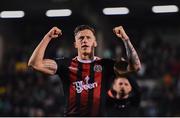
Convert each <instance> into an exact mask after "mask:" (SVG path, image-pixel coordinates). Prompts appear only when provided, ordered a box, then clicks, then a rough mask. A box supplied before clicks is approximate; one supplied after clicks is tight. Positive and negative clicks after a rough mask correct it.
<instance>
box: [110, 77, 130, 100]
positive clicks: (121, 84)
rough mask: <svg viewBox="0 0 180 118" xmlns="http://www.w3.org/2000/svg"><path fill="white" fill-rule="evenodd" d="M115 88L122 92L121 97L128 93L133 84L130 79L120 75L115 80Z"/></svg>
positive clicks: (119, 92)
mask: <svg viewBox="0 0 180 118" xmlns="http://www.w3.org/2000/svg"><path fill="white" fill-rule="evenodd" d="M113 88H114V90H115V91H116V92H117V93H118V94H120V96H121V97H123V96H126V95H128V94H129V93H130V92H131V90H132V87H131V84H130V83H129V81H128V79H126V78H123V77H118V78H117V79H116V80H115V81H114V85H113Z"/></svg>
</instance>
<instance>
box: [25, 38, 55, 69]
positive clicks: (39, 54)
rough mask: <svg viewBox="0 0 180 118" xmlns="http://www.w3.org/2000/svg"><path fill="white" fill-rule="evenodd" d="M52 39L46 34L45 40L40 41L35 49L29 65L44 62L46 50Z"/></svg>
mask: <svg viewBox="0 0 180 118" xmlns="http://www.w3.org/2000/svg"><path fill="white" fill-rule="evenodd" d="M50 40H51V38H50V37H49V36H48V35H45V36H44V38H43V40H42V41H41V42H40V43H39V45H38V46H37V47H36V49H35V50H34V52H33V54H32V56H31V57H30V59H29V62H28V65H29V66H31V65H34V64H37V63H40V62H42V60H43V58H44V53H45V50H46V48H47V45H48V44H49V42H50Z"/></svg>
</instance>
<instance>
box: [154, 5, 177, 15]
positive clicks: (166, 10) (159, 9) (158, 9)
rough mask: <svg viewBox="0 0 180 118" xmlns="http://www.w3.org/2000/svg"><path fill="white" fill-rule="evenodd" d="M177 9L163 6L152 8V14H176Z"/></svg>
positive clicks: (172, 6) (173, 6) (171, 6)
mask: <svg viewBox="0 0 180 118" xmlns="http://www.w3.org/2000/svg"><path fill="white" fill-rule="evenodd" d="M178 11H179V8H178V6H176V5H163V6H153V7H152V12H154V13H172V12H178Z"/></svg>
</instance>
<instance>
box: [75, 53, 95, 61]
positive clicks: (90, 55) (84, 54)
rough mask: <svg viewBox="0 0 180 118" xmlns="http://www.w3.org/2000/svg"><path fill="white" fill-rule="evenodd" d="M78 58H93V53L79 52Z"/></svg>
mask: <svg viewBox="0 0 180 118" xmlns="http://www.w3.org/2000/svg"><path fill="white" fill-rule="evenodd" d="M78 58H79V59H82V60H93V59H94V53H91V54H87V53H83V54H82V53H81V54H78Z"/></svg>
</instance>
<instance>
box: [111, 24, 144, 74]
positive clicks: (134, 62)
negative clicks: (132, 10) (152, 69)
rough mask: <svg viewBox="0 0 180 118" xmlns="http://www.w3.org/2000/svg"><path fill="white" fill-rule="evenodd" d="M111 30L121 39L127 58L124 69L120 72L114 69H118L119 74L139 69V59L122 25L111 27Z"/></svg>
mask: <svg viewBox="0 0 180 118" xmlns="http://www.w3.org/2000/svg"><path fill="white" fill-rule="evenodd" d="M113 31H114V33H115V34H116V36H117V37H118V38H121V39H122V41H123V43H124V45H125V48H126V55H127V59H128V60H127V61H128V67H127V70H126V71H123V72H121V71H119V70H116V69H117V68H115V70H116V71H119V73H120V74H121V73H128V72H133V71H138V70H140V68H141V62H140V60H139V57H138V54H137V52H136V50H135V48H134V47H133V45H132V44H131V41H130V39H129V37H128V35H127V34H126V32H125V31H124V29H123V27H122V26H118V27H115V28H114V29H113ZM117 65H118V64H117Z"/></svg>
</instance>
